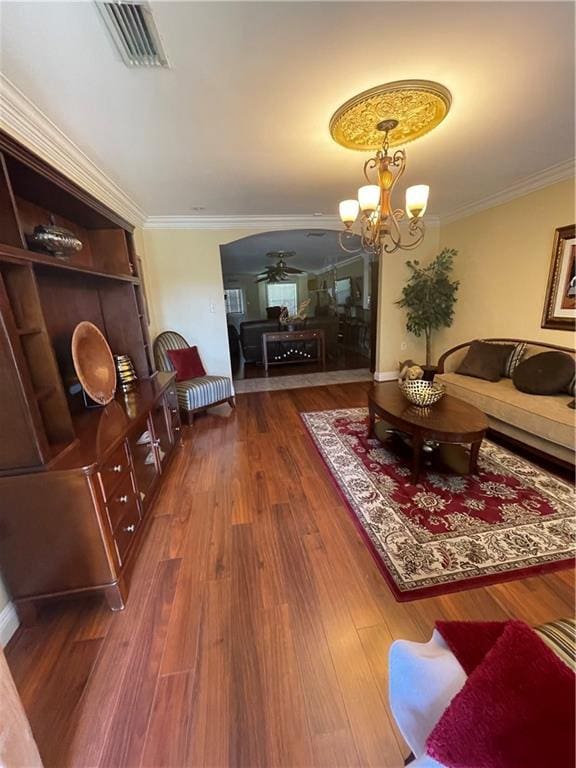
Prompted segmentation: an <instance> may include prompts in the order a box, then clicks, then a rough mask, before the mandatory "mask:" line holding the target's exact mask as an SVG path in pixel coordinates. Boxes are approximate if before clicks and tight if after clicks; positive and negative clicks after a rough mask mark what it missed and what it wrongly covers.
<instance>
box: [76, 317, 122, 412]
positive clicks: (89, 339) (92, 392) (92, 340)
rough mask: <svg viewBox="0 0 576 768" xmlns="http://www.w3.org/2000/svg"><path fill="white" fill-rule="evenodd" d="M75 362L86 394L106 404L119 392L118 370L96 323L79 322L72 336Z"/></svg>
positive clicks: (101, 403)
mask: <svg viewBox="0 0 576 768" xmlns="http://www.w3.org/2000/svg"><path fill="white" fill-rule="evenodd" d="M72 359H73V361H74V368H75V370H76V374H77V376H78V379H79V380H80V384H82V386H83V387H84V390H85V391H86V394H87V395H88V396H89V397H91V398H92V400H94V401H95V402H97V403H99V404H100V405H106V403H109V402H110V401H111V400H112V398H113V397H114V393H115V392H116V368H115V366H114V358H113V357H112V352H111V351H110V347H109V346H108V342H107V341H106V339H105V338H104V336H103V335H102V333H101V332H100V330H99V329H98V328H97V327H96V326H95V325H94V324H93V323H89V322H87V321H83V322H81V323H78V325H77V326H76V328H75V329H74V333H73V334H72Z"/></svg>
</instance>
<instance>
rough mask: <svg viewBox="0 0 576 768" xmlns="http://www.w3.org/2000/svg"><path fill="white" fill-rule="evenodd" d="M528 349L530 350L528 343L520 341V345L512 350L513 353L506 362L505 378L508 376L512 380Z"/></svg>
mask: <svg viewBox="0 0 576 768" xmlns="http://www.w3.org/2000/svg"><path fill="white" fill-rule="evenodd" d="M527 348H528V344H526V342H524V341H520V342H519V343H518V344H516V345H515V346H514V349H513V350H512V352H511V353H510V356H509V357H508V360H507V361H506V367H505V369H504V376H507V377H508V378H509V379H511V378H512V376H513V375H514V371H515V370H516V368H517V367H518V366H519V365H520V363H521V362H522V360H523V358H524V355H525V354H526V350H527Z"/></svg>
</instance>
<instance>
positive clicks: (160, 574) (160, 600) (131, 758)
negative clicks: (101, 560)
mask: <svg viewBox="0 0 576 768" xmlns="http://www.w3.org/2000/svg"><path fill="white" fill-rule="evenodd" d="M180 564H181V561H180V560H162V561H161V562H160V563H159V564H158V568H157V571H156V574H155V576H154V581H153V583H152V588H151V590H150V594H149V595H148V600H147V603H146V606H145V608H144V611H143V613H142V619H141V622H140V626H139V627H138V633H137V642H135V643H134V645H133V648H132V651H131V654H130V660H129V663H128V669H127V671H126V679H127V680H128V681H129V682H130V684H129V685H127V686H124V687H123V689H122V691H121V693H120V696H119V698H118V703H117V705H116V710H115V713H114V717H113V720H112V724H111V727H110V730H109V731H108V735H107V739H106V747H105V749H104V751H103V754H102V758H101V760H100V765H102V766H104V767H106V766H112V765H113V766H116V767H117V768H121V766H135V765H138V764H139V763H140V759H141V755H142V751H143V749H144V741H145V738H146V731H147V728H148V719H149V716H150V711H151V709H152V702H153V700H154V694H155V691H156V683H157V677H158V671H159V669H160V663H161V661H162V654H163V653H164V645H165V642H166V634H167V628H168V621H169V619H170V613H171V611H172V602H173V600H174V594H175V591H176V583H177V580H178V571H179V569H180Z"/></svg>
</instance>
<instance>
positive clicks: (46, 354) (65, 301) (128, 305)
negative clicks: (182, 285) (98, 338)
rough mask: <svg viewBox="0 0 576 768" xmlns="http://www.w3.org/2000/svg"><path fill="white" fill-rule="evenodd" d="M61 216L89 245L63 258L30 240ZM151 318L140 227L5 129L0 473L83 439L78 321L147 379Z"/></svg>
mask: <svg viewBox="0 0 576 768" xmlns="http://www.w3.org/2000/svg"><path fill="white" fill-rule="evenodd" d="M51 221H54V223H55V224H56V225H58V226H60V227H64V228H65V229H67V230H69V231H70V232H72V233H73V234H74V235H75V236H76V237H77V238H78V239H79V240H80V241H81V243H82V248H81V249H80V251H78V252H74V253H71V254H70V255H69V256H68V257H67V258H62V259H61V258H56V257H55V256H53V255H51V254H50V253H47V252H43V251H36V250H32V249H31V248H30V247H29V239H30V236H31V235H32V234H33V232H34V229H35V227H37V226H39V225H47V224H49V223H50V222H51ZM147 317H148V314H147V308H146V300H145V295H144V290H143V286H142V285H141V281H140V263H139V259H138V256H137V255H136V252H135V250H134V244H133V239H132V227H131V226H130V225H129V224H128V223H127V222H125V221H124V220H122V219H121V218H120V217H119V216H118V215H117V214H115V213H114V212H113V211H111V210H109V209H108V208H106V206H105V205H103V204H102V203H100V202H99V201H98V200H96V199H95V198H93V197H92V196H91V195H90V194H89V193H88V192H86V191H85V190H83V189H81V188H80V187H78V186H77V185H76V184H74V182H72V181H70V180H69V179H67V178H66V177H64V176H63V175H62V174H60V173H59V172H58V171H56V170H55V169H53V168H51V167H50V166H49V165H48V164H47V163H45V162H44V161H43V160H42V159H41V158H39V157H37V156H35V155H33V153H31V152H30V151H29V150H27V149H26V148H25V147H23V146H22V145H20V144H18V142H16V141H15V140H14V139H12V138H11V137H9V136H7V135H6V134H4V133H3V132H2V131H0V434H6V435H8V434H9V435H10V436H11V439H10V440H6V441H0V443H2V444H1V445H0V473H2V472H6V471H9V472H11V471H13V472H21V471H23V470H24V471H26V470H27V469H28V470H37V469H39V468H42V467H47V466H49V465H51V462H52V461H53V459H54V457H55V456H56V455H57V454H58V453H60V452H61V451H63V450H67V447H69V446H70V445H71V444H73V443H74V441H76V439H77V434H76V423H75V420H74V419H75V416H76V413H77V412H80V411H82V410H83V408H84V405H83V403H82V402H81V398H78V396H77V395H75V394H73V393H74V392H75V391H76V388H75V387H74V386H73V385H74V384H75V382H76V375H75V371H74V366H73V362H72V355H71V339H72V334H73V332H74V328H75V327H76V326H77V325H78V323H80V322H82V321H89V322H92V323H94V324H95V325H96V326H97V327H98V328H99V329H100V330H101V331H102V333H103V334H104V336H105V337H106V339H107V341H108V343H109V345H110V348H111V350H112V352H113V353H114V354H126V355H128V356H129V357H130V359H131V360H132V362H133V364H134V368H135V371H136V374H137V376H138V377H139V379H146V378H147V377H149V376H150V375H151V374H152V373H153V371H154V367H153V361H152V356H151V350H150V340H149V336H148V327H147V326H148V321H147ZM12 436H15V437H14V439H12Z"/></svg>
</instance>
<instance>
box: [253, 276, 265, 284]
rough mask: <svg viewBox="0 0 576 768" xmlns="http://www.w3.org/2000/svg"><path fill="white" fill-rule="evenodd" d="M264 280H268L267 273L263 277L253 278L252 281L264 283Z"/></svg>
mask: <svg viewBox="0 0 576 768" xmlns="http://www.w3.org/2000/svg"><path fill="white" fill-rule="evenodd" d="M266 280H268V276H267V275H266V276H264V277H259V278H258V280H254V282H255V283H264V282H266Z"/></svg>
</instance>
